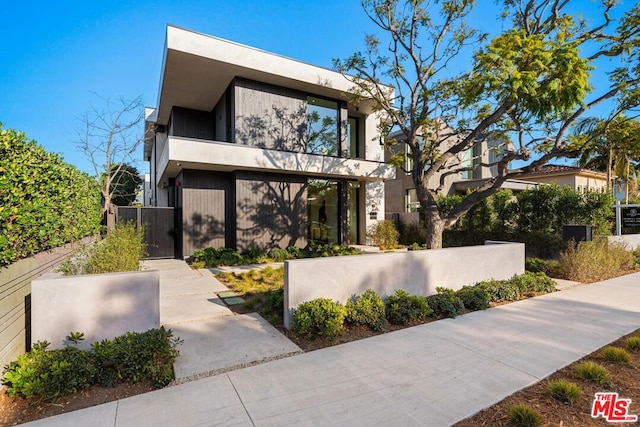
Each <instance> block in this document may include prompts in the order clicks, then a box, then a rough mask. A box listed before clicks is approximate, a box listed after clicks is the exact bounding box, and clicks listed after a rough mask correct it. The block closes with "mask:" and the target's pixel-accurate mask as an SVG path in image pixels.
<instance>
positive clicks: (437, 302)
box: [427, 288, 464, 317]
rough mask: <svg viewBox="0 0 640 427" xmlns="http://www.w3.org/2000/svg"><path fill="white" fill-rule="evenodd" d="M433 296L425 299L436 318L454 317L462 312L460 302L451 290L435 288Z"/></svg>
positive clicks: (462, 305) (462, 308)
mask: <svg viewBox="0 0 640 427" xmlns="http://www.w3.org/2000/svg"><path fill="white" fill-rule="evenodd" d="M436 290H437V291H438V293H437V294H435V295H430V296H428V297H427V302H428V303H429V307H431V309H432V310H433V312H434V313H435V314H436V315H437V316H444V317H456V316H457V315H459V314H461V313H462V312H463V311H464V304H463V303H462V300H461V299H460V298H459V297H458V296H456V293H455V292H454V291H453V290H451V289H446V288H436Z"/></svg>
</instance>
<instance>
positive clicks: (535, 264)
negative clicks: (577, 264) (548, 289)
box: [524, 258, 562, 277]
mask: <svg viewBox="0 0 640 427" xmlns="http://www.w3.org/2000/svg"><path fill="white" fill-rule="evenodd" d="M524 268H525V270H527V271H530V272H532V273H545V274H546V275H548V276H551V277H560V276H561V275H562V265H561V264H560V261H557V260H555V259H543V258H526V259H525V260H524Z"/></svg>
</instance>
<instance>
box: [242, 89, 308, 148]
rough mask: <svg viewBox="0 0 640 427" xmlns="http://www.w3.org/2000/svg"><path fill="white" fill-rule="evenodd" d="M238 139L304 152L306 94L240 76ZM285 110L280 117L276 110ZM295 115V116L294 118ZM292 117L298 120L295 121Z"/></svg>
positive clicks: (265, 146) (255, 144) (258, 144)
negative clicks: (302, 134) (302, 133)
mask: <svg viewBox="0 0 640 427" xmlns="http://www.w3.org/2000/svg"><path fill="white" fill-rule="evenodd" d="M235 96H236V103H235V105H236V111H235V117H236V143H238V144H244V145H253V146H257V147H262V148H271V149H277V150H287V151H298V152H304V151H305V147H304V145H303V143H302V141H301V138H300V132H301V131H303V130H304V128H303V127H301V125H303V124H304V123H305V121H306V106H307V97H306V95H305V94H303V93H300V92H297V91H293V90H290V89H285V88H281V87H277V86H271V85H267V84H263V83H259V82H254V81H250V80H244V79H237V80H236V87H235ZM274 107H275V108H276V109H279V110H280V111H282V113H283V114H284V116H285V117H284V118H278V117H277V114H276V110H275V109H274ZM291 115H294V116H295V118H294V119H293V120H292V118H291ZM290 121H293V122H294V123H293V124H291V123H290Z"/></svg>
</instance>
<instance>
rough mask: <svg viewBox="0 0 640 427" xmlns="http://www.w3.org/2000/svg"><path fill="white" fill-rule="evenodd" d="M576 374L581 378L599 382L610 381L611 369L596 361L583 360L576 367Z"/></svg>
mask: <svg viewBox="0 0 640 427" xmlns="http://www.w3.org/2000/svg"><path fill="white" fill-rule="evenodd" d="M575 371H576V375H578V376H579V377H580V378H582V379H584V380H587V381H591V382H594V383H598V384H604V383H606V382H608V381H609V371H607V368H605V367H604V366H602V365H599V364H597V363H595V362H582V363H580V364H578V365H576V367H575Z"/></svg>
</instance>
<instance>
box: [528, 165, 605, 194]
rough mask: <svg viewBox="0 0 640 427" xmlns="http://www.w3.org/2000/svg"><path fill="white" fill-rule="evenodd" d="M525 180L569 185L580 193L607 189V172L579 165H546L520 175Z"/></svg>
mask: <svg viewBox="0 0 640 427" xmlns="http://www.w3.org/2000/svg"><path fill="white" fill-rule="evenodd" d="M518 178H519V179H522V180H525V181H532V182H538V183H544V184H552V183H554V184H558V185H559V186H561V187H562V186H565V185H568V186H570V187H571V188H573V189H575V190H577V191H578V192H580V193H585V192H587V191H606V190H607V174H606V173H605V172H598V171H594V170H590V169H582V168H581V167H578V166H567V165H544V166H542V167H540V168H538V170H536V171H535V172H531V173H527V174H523V175H521V176H519V177H518Z"/></svg>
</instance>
